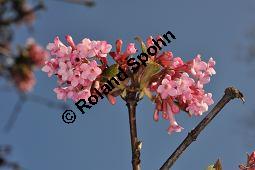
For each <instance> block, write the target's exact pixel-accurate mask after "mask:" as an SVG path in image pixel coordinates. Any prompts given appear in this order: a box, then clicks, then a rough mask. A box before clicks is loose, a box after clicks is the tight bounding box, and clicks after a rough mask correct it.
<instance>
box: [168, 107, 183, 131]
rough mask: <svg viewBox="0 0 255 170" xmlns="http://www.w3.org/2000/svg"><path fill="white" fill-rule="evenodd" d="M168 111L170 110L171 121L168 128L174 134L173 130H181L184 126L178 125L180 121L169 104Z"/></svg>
mask: <svg viewBox="0 0 255 170" xmlns="http://www.w3.org/2000/svg"><path fill="white" fill-rule="evenodd" d="M167 111H168V118H169V121H170V126H169V127H168V130H167V131H168V134H172V133H173V132H181V131H182V130H183V127H181V126H180V125H178V123H177V122H176V120H175V118H174V114H173V112H172V109H171V107H170V106H168V108H167Z"/></svg>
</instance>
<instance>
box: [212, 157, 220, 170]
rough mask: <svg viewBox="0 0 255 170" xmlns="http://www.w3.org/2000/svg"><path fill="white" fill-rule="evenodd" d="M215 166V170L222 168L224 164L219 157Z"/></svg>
mask: <svg viewBox="0 0 255 170" xmlns="http://www.w3.org/2000/svg"><path fill="white" fill-rule="evenodd" d="M213 167H214V168H215V170H222V165H221V162H220V160H219V159H218V160H217V161H216V163H215V164H214V166H213Z"/></svg>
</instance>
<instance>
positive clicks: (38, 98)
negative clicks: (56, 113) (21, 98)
mask: <svg viewBox="0 0 255 170" xmlns="http://www.w3.org/2000/svg"><path fill="white" fill-rule="evenodd" d="M27 100H28V101H31V102H36V103H39V104H43V105H45V106H48V107H50V108H56V109H63V110H64V109H68V108H69V106H68V105H67V104H65V103H58V102H55V101H54V100H50V99H48V98H45V97H42V96H38V95H35V94H30V95H28V96H27Z"/></svg>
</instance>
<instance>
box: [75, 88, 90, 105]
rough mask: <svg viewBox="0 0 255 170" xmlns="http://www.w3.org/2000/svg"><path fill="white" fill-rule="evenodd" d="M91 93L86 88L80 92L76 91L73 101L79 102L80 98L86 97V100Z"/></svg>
mask: <svg viewBox="0 0 255 170" xmlns="http://www.w3.org/2000/svg"><path fill="white" fill-rule="evenodd" d="M90 95H91V93H90V90H89V89H84V90H81V91H79V92H78V93H75V94H74V96H73V101H75V102H77V101H79V100H80V99H84V100H86V101H87V100H88V98H89V97H90Z"/></svg>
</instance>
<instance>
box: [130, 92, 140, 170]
mask: <svg viewBox="0 0 255 170" xmlns="http://www.w3.org/2000/svg"><path fill="white" fill-rule="evenodd" d="M126 103H127V107H128V113H129V126H130V137H131V147H132V166H133V170H140V162H141V160H140V150H141V142H140V141H139V140H138V138H137V129H136V105H137V97H136V92H130V91H129V92H128V93H127V96H126Z"/></svg>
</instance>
